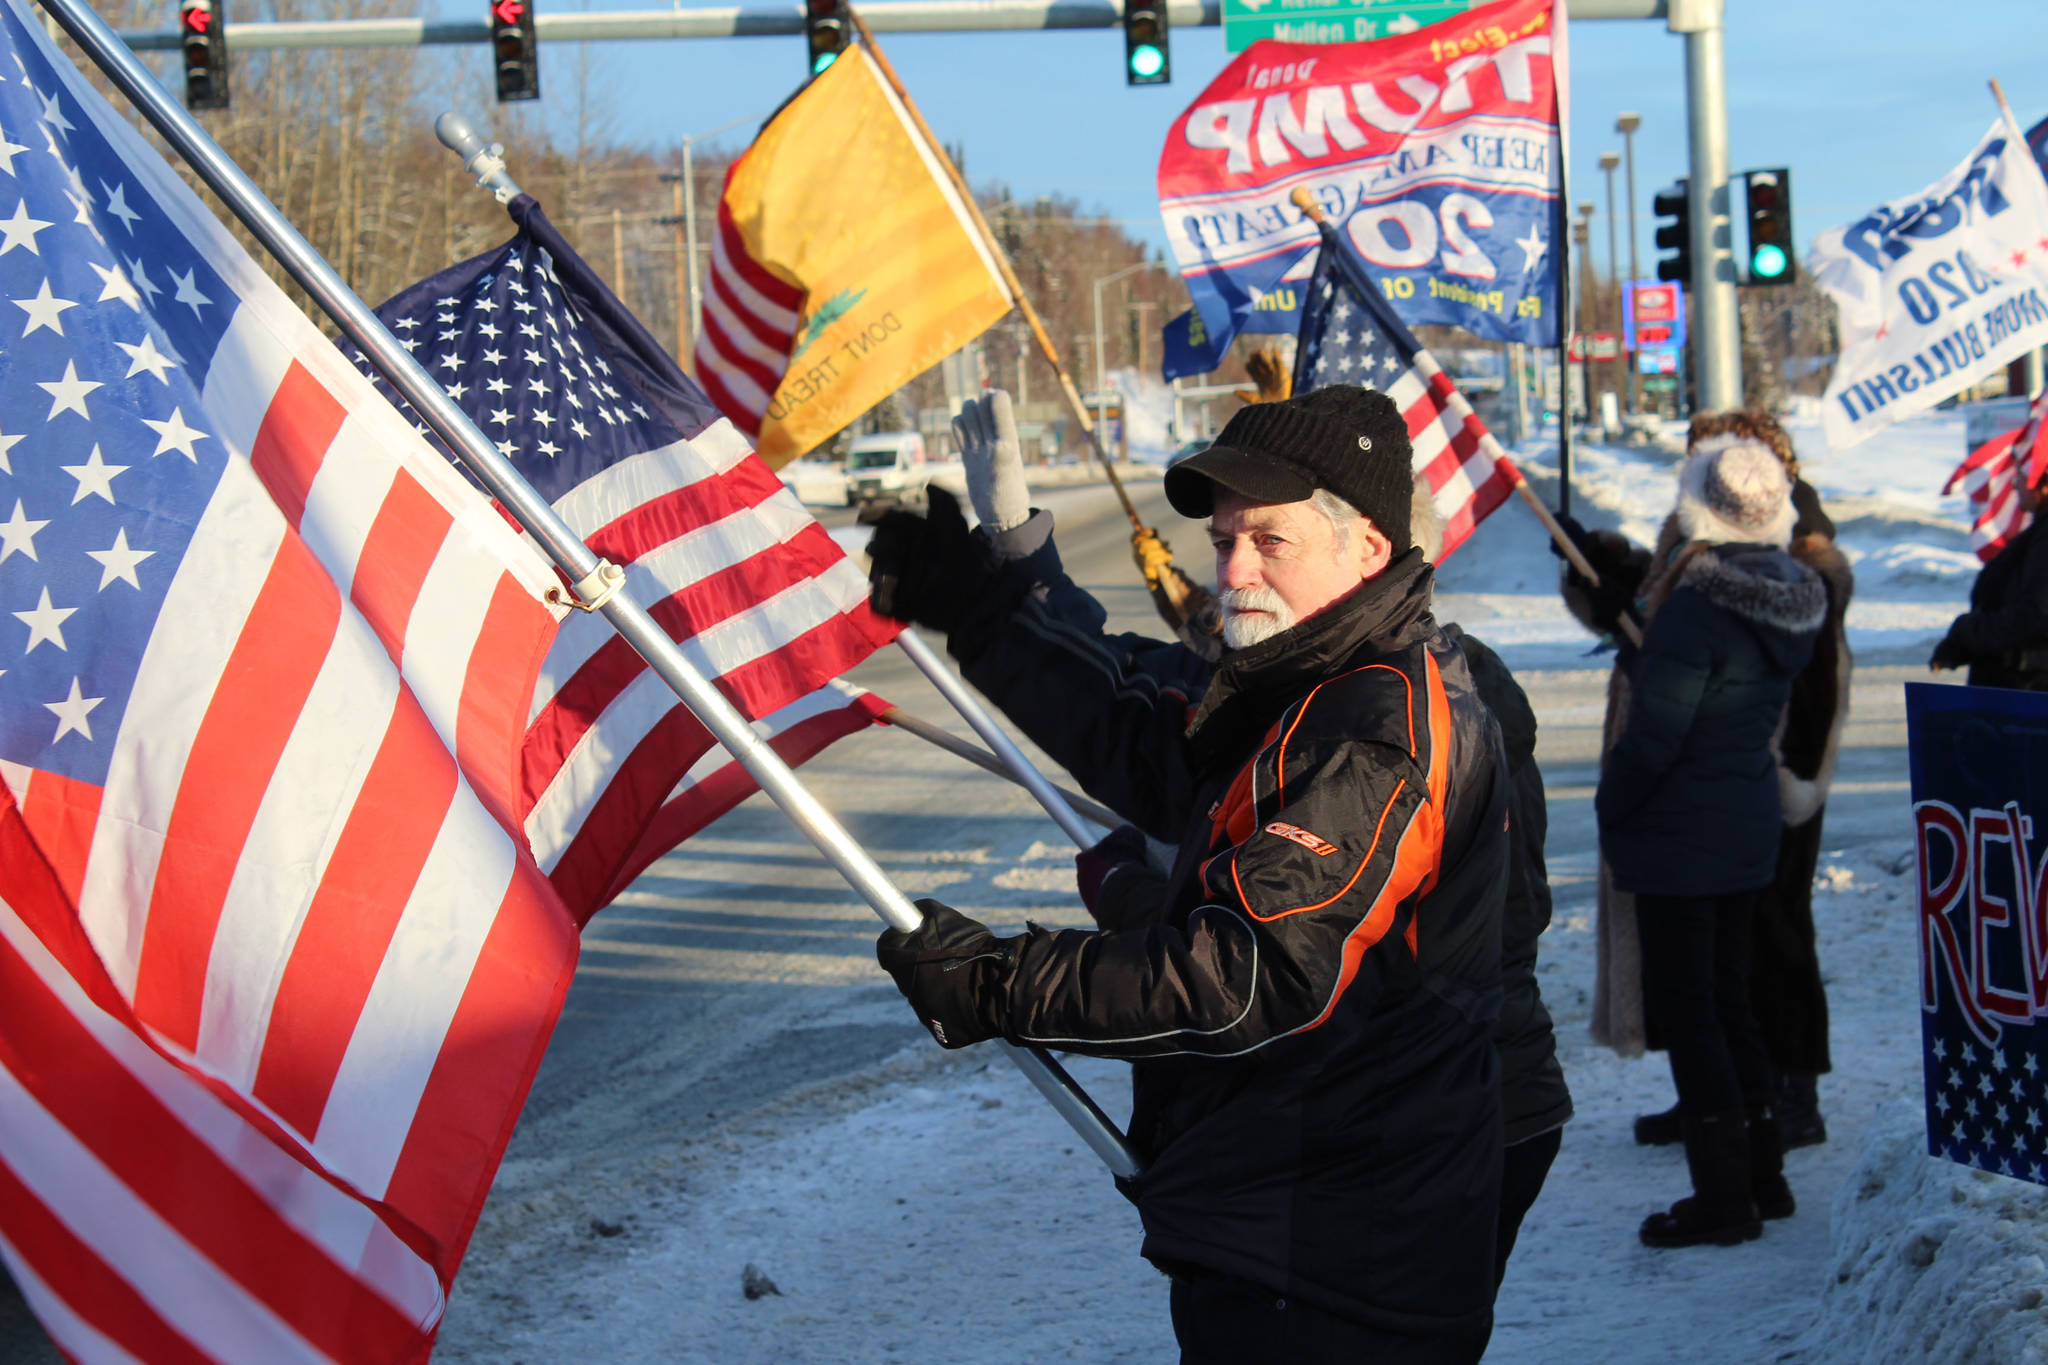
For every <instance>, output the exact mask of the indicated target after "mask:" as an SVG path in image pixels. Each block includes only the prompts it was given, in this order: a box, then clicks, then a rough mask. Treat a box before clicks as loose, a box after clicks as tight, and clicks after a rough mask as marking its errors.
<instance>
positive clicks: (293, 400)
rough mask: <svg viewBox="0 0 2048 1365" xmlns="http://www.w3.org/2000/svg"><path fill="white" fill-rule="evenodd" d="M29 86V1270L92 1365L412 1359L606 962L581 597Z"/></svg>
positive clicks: (23, 985)
mask: <svg viewBox="0 0 2048 1365" xmlns="http://www.w3.org/2000/svg"><path fill="white" fill-rule="evenodd" d="M0 48H4V52H0V518H4V520H0V1259H4V1261H5V1265H6V1269H7V1272H8V1274H9V1275H10V1276H11V1277H12V1278H13V1280H14V1282H15V1283H16V1285H18V1286H19V1287H20V1289H21V1292H22V1294H23V1296H24V1297H25V1298H26V1300H27V1302H28V1303H29V1305H30V1306H31V1307H32V1308H33V1309H34V1311H35V1312H36V1314H37V1315H38V1317H39V1318H40V1320H41V1321H42V1323H43V1324H44V1326H45V1327H46V1328H47V1329H48V1331H49V1332H50V1334H51V1336H52V1337H53V1338H54V1339H55V1340H56V1342H57V1344H58V1345H59V1346H60V1347H61V1348H62V1349H63V1351H64V1352H65V1354H66V1355H67V1356H68V1357H69V1358H70V1359H73V1360H78V1361H93V1362H99V1361H107V1362H112V1361H122V1362H128V1361H136V1360H147V1361H169V1360H181V1361H182V1360H222V1361H264V1362H290V1361H306V1362H312V1361H344V1362H355V1361H396V1360H419V1359H423V1358H424V1357H425V1354H426V1351H427V1349H428V1348H429V1346H430V1345H431V1342H432V1338H433V1334H434V1331H435V1329H436V1327H437V1326H438V1324H439V1321H440V1318H441V1315H442V1311H443V1307H444V1304H445V1300H446V1294H447V1290H448V1286H449V1285H450V1283H451V1282H452V1280H453V1277H454V1274H455V1270H456V1266H457V1265H458V1263H459V1262H460V1260H461V1256H462V1252H463V1248H464V1246H465V1244H466V1243H467V1240H468V1237H469V1234H470V1231H471V1228H472V1227H473V1225H474V1222H475V1219H476V1215H477V1211H478V1209H479V1208H480V1206H481V1204H482V1202H483V1198H484V1195H485V1193H486V1192H487V1190H488V1189H489V1186H490V1181H491V1177H492V1174H493V1172H494V1171H495V1169H496V1167H497V1163H498V1159H499V1157H500V1155H501V1154H502V1151H503V1148H504V1144H505V1140H506V1138H507V1136H508V1134H509V1132H510V1130H511V1127H512V1122H513V1119H514V1117H515V1116H516V1115H517V1114H518V1112H519V1107H520V1104H521V1101H522V1100H523V1098H524V1096H525V1093H526V1090H527V1087H528V1086H529V1084H530V1083H531V1081H532V1078H533V1074H534V1071H535V1068H536V1067H537V1065H538V1061H539V1057H540V1054H541V1052H542V1050H543V1048H544V1047H545V1045H546V1042H547V1038H548V1035H549V1033H550V1031H551V1029H552V1027H553V1024H554V1020H555V1017H556V1015H557V1013H558V1011H559V1009H560V1005H561V1000H562V997H563V994H564V992H565V991H566V990H567V987H568V983H569V979H570V976H571V974H572V972H573V970H574V965H575V960H576V950H577V940H576V932H575V925H574V922H573V920H572V918H571V917H570V915H569V914H568V913H567V911H566V910H565V909H564V907H563V906H562V904H561V903H560V901H559V899H558V898H557V897H556V896H555V894H554V892H553V889H552V888H551V887H550V886H549V884H548V882H547V880H546V878H545V877H544V876H543V875H542V873H541V872H540V870H539V869H538V868H537V867H536V866H535V865H534V863H533V861H532V859H531V857H530V855H528V853H527V852H526V849H525V840H524V838H523V837H522V836H521V834H520V831H519V828H518V824H517V822H516V820H515V819H514V816H513V812H514V808H515V807H516V805H517V802H518V796H519V786H518V773H517V770H516V767H515V764H514V762H513V755H514V753H515V749H516V745H517V743H518V741H519V737H520V734H521V731H522V730H523V728H524V719H525V711H524V708H525V703H526V698H527V695H528V692H529V690H530V686H531V680H532V676H533V673H534V671H535V669H536V667H537V665H538V663H539V660H540V658H541V656H542V654H543V652H544V651H545V650H546V648H547V644H548V641H549V640H550V639H551V638H552V636H553V635H554V632H555V620H554V612H553V610H552V609H551V608H550V607H549V606H548V605H547V603H546V601H545V599H544V594H545V592H546V591H547V589H548V587H549V586H550V584H551V582H552V581H553V574H552V571H551V570H549V569H548V568H547V566H546V564H545V562H544V561H543V560H541V559H540V558H539V556H537V555H536V554H535V553H534V552H533V550H532V548H531V547H530V546H529V545H527V544H526V543H525V542H524V541H523V540H522V539H521V538H520V537H519V536H517V535H516V534H515V533H514V532H513V531H512V529H511V528H510V527H508V526H507V525H506V524H505V522H504V521H503V520H502V518H500V517H499V516H498V515H497V513H496V512H494V511H493V509H492V508H491V507H490V505H489V503H488V502H487V501H486V500H485V499H483V498H481V497H480V496H478V495H477V494H476V492H475V491H474V490H473V489H472V488H470V487H469V486H468V485H467V484H466V483H464V482H463V480H462V479H461V478H460V477H459V476H457V475H456V474H455V472H454V471H453V470H452V468H451V467H450V466H449V465H448V464H447V462H446V461H445V460H444V459H443V458H442V457H441V456H440V455H439V454H438V453H437V452H435V451H434V450H432V449H430V448H429V447H428V446H426V445H425V444H424V443H422V442H420V441H419V440H417V439H416V438H415V437H414V435H413V433H412V432H411V431H410V430H408V428H407V426H406V424H405V423H404V421H403V420H402V419H401V418H399V416H398V415H397V414H396V413H395V412H394V411H393V410H392V409H391V408H390V407H389V406H388V405H387V404H386V403H384V402H383V401H382V400H381V399H379V398H378V397H377V395H376V394H375V393H374V392H373V391H372V389H371V388H370V386H369V385H367V384H366V383H364V382H363V380H362V379H361V377H360V376H359V375H358V374H357V373H356V372H355V371H354V370H353V369H352V368H350V367H349V366H348V364H347V363H346V362H345V361H344V360H343V359H342V358H341V356H340V355H339V354H337V353H336V351H335V350H334V348H333V346H332V345H331V344H330V343H329V342H328V341H327V340H326V339H325V338H324V337H323V336H322V335H321V333H320V332H319V330H318V329H316V328H315V327H314V326H313V325H312V323H311V322H309V321H308V320H307V319H306V318H305V317H304V316H303V315H301V314H299V313H298V312H297V311H296V310H295V309H294V308H293V307H292V306H291V304H290V303H289V302H288V301H287V300H286V299H285V297H284V296H283V294H282V293H281V292H280V291H279V290H277V289H276V288H275V287H274V286H273V285H272V284H271V283H270V282H269V281H268V280H267V279H266V278H265V276H264V275H263V273H262V272H261V271H260V270H259V269H258V267H257V265H256V263H255V262H254V261H252V260H251V259H250V258H249V257H248V256H247V255H246V254H245V253H243V252H242V250H241V249H240V248H239V247H238V246H237V245H236V244H235V242H234V240H233V239H232V238H231V237H230V236H229V235H228V233H227V232H226V231H225V230H223V229H222V228H221V226H220V225H219V224H218V223H216V222H215V221H214V220H213V219H212V218H211V217H210V216H209V215H208V213H207V211H206V210H205V209H204V208H203V207H202V206H201V204H200V203H199V201H198V200H197V198H196V197H195V196H194V195H193V194H192V193H191V192H190V191H189V190H187V189H186V188H185V186H184V185H183V183H182V182H181V181H180V180H179V178H178V177H177V176H176V175H175V174H174V173H173V172H172V170H171V168H170V167H169V166H167V165H166V164H164V162H163V161H162V160H161V159H160V158H159V157H158V156H157V155H156V154H155V153H154V152H152V151H151V150H150V149H149V148H148V147H147V146H146V145H145V144H144V143H143V141H142V139H141V138H140V137H139V136H137V135H136V133H135V132H134V131H133V130H132V129H131V128H130V127H129V126H128V125H127V124H126V123H125V122H124V121H123V120H122V119H121V118H120V117H119V116H118V115H116V114H115V112H114V111H113V110H112V109H110V108H109V107H108V106H107V105H106V104H105V102H104V101H103V100H102V99H101V98H100V97H99V96H98V95H97V94H96V93H94V92H93V90H92V89H91V88H90V87H89V86H88V85H87V84H86V83H85V81H84V80H83V79H82V78H81V77H80V75H79V74H78V72H77V71H76V70H75V69H74V68H73V67H72V65H71V64H70V62H69V61H67V60H65V59H64V58H62V57H61V56H57V55H56V54H55V53H54V52H53V50H52V49H51V48H50V46H49V45H48V43H47V40H46V38H45V36H44V31H43V26H42V23H41V22H40V21H39V20H38V19H37V18H35V17H34V16H33V15H32V14H31V13H30V12H29V11H27V10H26V8H25V7H24V6H23V5H22V4H21V3H20V0H6V3H5V4H4V5H0ZM8 622H12V624H11V625H9V624H7V623H8Z"/></svg>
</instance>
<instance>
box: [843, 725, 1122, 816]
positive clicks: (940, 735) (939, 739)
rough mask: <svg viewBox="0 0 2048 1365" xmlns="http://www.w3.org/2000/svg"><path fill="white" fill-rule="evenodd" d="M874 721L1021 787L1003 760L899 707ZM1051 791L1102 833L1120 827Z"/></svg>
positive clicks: (1097, 807)
mask: <svg viewBox="0 0 2048 1365" xmlns="http://www.w3.org/2000/svg"><path fill="white" fill-rule="evenodd" d="M875 719H877V720H879V721H881V722H882V723H883V724H884V725H893V726H895V727H896V728H897V729H899V730H902V731H903V732H904V733H906V734H912V735H916V736H917V737H918V738H919V739H921V740H923V741H925V743H927V744H930V745H932V746H933V747H934V748H939V749H944V750H945V751H946V752H947V753H949V754H951V755H953V756H954V757H955V758H963V759H966V760H967V761H968V762H969V763H972V764H973V765H974V766H975V767H977V768H980V769H981V770H982V771H983V772H991V773H994V774H995V775H996V776H997V777H1004V778H1008V779H1009V780H1010V781H1012V782H1017V784H1018V785H1019V786H1022V785H1023V783H1022V782H1018V779H1017V775H1016V774H1015V773H1013V772H1011V771H1010V770H1009V769H1008V768H1006V767H1004V766H1003V764H1002V760H1001V759H998V758H997V757H996V756H995V755H994V754H992V753H990V752H989V751H988V750H986V749H983V748H980V747H979V746H977V745H973V744H969V743H968V742H967V741H966V740H964V739H961V738H959V737H958V736H957V735H954V734H952V733H951V732H950V731H947V730H942V729H940V728H939V727H938V726H936V725H934V724H932V723H931V722H930V721H928V720H921V719H919V718H918V717H916V716H913V715H911V714H910V713H909V712H908V711H905V710H904V709H903V708H902V707H900V706H892V707H890V708H889V709H888V710H886V711H884V712H883V713H882V714H881V715H879V716H877V717H875ZM1053 790H1054V791H1056V792H1058V793H1059V794H1060V795H1061V796H1062V797H1064V798H1065V799H1066V802H1067V804H1068V805H1070V806H1072V807H1073V808H1074V809H1075V810H1077V811H1079V812H1081V814H1083V815H1085V816H1087V817H1088V818H1089V819H1090V820H1093V821H1094V822H1095V823H1096V824H1098V825H1101V826H1102V827H1103V828H1104V829H1115V828H1116V827H1117V826H1118V825H1120V824H1122V823H1123V821H1122V820H1121V819H1120V818H1119V817H1118V816H1117V813H1116V812H1115V811H1113V810H1111V809H1110V808H1109V807H1107V806H1104V805H1101V804H1099V803H1097V802H1094V801H1090V800H1089V799H1088V798H1087V797H1085V796H1083V795H1081V794H1080V793H1079V792H1072V791H1068V790H1067V789H1066V788H1065V787H1054V788H1053Z"/></svg>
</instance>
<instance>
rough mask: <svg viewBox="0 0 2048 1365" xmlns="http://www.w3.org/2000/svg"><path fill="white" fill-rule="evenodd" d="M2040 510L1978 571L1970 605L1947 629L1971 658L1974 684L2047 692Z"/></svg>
mask: <svg viewBox="0 0 2048 1365" xmlns="http://www.w3.org/2000/svg"><path fill="white" fill-rule="evenodd" d="M2041 522H2042V518H2041V516H2040V514H2039V513H2036V514H2035V516H2034V519H2033V521H2031V522H2030V523H2028V525H2027V529H2026V530H2024V531H2022V532H2020V533H2019V534H2018V535H2016V536H2014V537H2013V538H2012V540H2011V541H2010V542H2008V543H2007V544H2006V547H2005V548H2004V549H2003V550H2000V551H1999V552H1998V557H1997V558H1995V559H1993V560H1992V561H1991V562H1990V563H1989V564H1986V565H1985V566H1984V567H1983V568H1982V569H1980V570H1978V572H1977V581H1976V583H1975V584H1974V585H1972V586H1971V588H1970V609H1969V610H1968V611H1966V612H1964V613H1963V614H1962V615H1961V616H1958V617H1957V618H1956V620H1955V624H1954V625H1952V626H1950V627H1949V628H1948V638H1949V640H1950V642H1952V643H1953V644H1956V645H1958V646H1960V647H1961V648H1962V651H1963V653H1964V655H1965V656H1966V657H1967V658H1968V659H1969V661H1970V686H1972V687H2015V688H2020V689H2023V690H2025V691H2029V692H2048V533H2044V532H2043V531H2042V529H2041Z"/></svg>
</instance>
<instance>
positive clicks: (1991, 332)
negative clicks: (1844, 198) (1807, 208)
mask: <svg viewBox="0 0 2048 1365" xmlns="http://www.w3.org/2000/svg"><path fill="white" fill-rule="evenodd" d="M1807 268H1808V269H1810V270H1811V271H1812V272H1813V276H1814V280H1815V282H1816V283H1818V284H1819V285H1820V286H1821V287H1822V288H1823V289H1825V290H1827V291H1828V292H1829V293H1830V294H1832V295H1834V297H1835V301H1836V302H1837V303H1838V304H1839V305H1840V309H1841V329H1842V352H1841V357H1840V358H1839V359H1838V360H1837V361H1836V362H1835V374H1834V379H1833V380H1832V381H1831V382H1830V383H1829V385H1828V392H1827V398H1826V400H1825V403H1824V407H1823V411H1824V413H1825V417H1826V425H1827V436H1828V444H1829V445H1830V446H1832V447H1834V448H1835V449H1837V450H1840V449H1842V448H1843V447H1844V446H1849V445H1853V444H1855V443H1856V442H1857V441H1860V440H1862V439H1863V438H1864V437H1866V436H1868V435H1870V433H1872V432H1873V431H1876V430H1877V429H1878V428H1880V427H1886V426H1890V425H1891V424H1892V423H1894V422H1897V421H1900V420H1902V419H1904V418H1907V417H1911V416H1912V415H1913V414H1915V413H1917V412H1924V411H1926V410H1927V409H1928V408H1931V407H1933V406H1934V405H1935V404H1936V403H1938V402H1940V401H1941V400H1942V399H1944V398H1946V397H1948V396H1949V395H1950V394H1953V393H1957V392H1960V391H1961V390H1963V389H1965V388H1967V387H1969V386H1970V385H1971V384H1974V383H1975V382H1977V380H1979V379H1981V378H1983V377H1984V376H1985V375H1987V374H1989V373H1991V372H1992V371H1994V370H1996V369H1998V368H1999V367H2000V366H2002V365H2004V364H2005V363H2006V362H2007V361H2008V360H2011V359H2013V358H2014V357H2016V356H2019V355H2022V354H2024V353H2025V352H2027V351H2029V350H2031V349H2033V348H2034V347H2037V346H2039V345H2041V344H2042V343H2043V342H2044V341H2048V182H2044V181H2043V180H2042V177H2041V170H2040V167H2039V166H2038V165H2037V164H2036V163H2035V161H2034V157H2033V154H2032V153H2031V152H2030V151H2029V150H2028V148H2027V143H2026V138H2025V137H2024V136H2023V135H2022V134H2021V133H2020V131H2019V130H2018V129H2017V128H2016V127H2014V126H2013V125H2012V124H2011V123H2010V122H2009V121H2007V120H2004V119H2001V120H2000V121H1999V122H1997V123H1994V124H1993V125H1992V126H1991V131H1990V132H1988V133H1986V134H1985V135H1984V138H1983V140H1982V141H1980V142H1979V143H1978V144H1977V147H1976V150H1974V151H1972V152H1971V153H1970V155H1969V156H1968V157H1967V158H1966V159H1965V160H1964V161H1963V164H1962V165H1960V166H1958V167H1956V168H1955V170H1953V171H1951V172H1949V174H1948V175H1947V176H1946V177H1944V178H1943V179H1941V180H1940V181H1938V182H1936V183H1935V184H1933V185H1931V186H1929V187H1928V188H1927V189H1925V190H1923V191H1922V192H1920V193H1919V194H1916V195H1910V196H1908V197H1906V198H1904V199H1894V200H1893V201H1892V202H1890V203H1888V204H1881V205H1879V206H1878V207H1877V208H1875V209H1873V210H1871V211H1870V212H1869V213H1867V214H1865V215H1864V216H1863V217H1862V218H1860V219H1858V220H1857V221H1855V222H1853V223H1851V224H1849V225H1848V226H1847V227H1840V228H1833V229H1831V230H1829V231H1827V232H1824V233H1822V234H1821V235H1820V237H1819V238H1817V239H1816V240H1815V242H1814V244H1813V252H1812V254H1811V256H1810V257H1809V258H1808V262H1807Z"/></svg>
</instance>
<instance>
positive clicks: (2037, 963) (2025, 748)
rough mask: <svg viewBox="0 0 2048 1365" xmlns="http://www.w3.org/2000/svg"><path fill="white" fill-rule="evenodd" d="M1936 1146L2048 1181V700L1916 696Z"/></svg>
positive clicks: (1985, 1166) (1924, 1021) (1923, 990)
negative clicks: (2046, 1025) (2045, 1022)
mask: <svg viewBox="0 0 2048 1365" xmlns="http://www.w3.org/2000/svg"><path fill="white" fill-rule="evenodd" d="M1906 728H1907V736H1908V745H1909V749H1910V753H1911V756H1912V786H1913V834H1914V849H1915V854H1916V857H1915V862H1916V864H1917V872H1918V885H1917V887H1916V888H1915V891H1916V901H1917V904H1918V914H1917V915H1916V917H1915V925H1916V933H1917V935H1918V938H1919V941H1920V1009H1921V1015H1920V1024H1921V1042H1922V1062H1923V1067H1924V1071H1925V1078H1926V1094H1927V1150H1928V1152H1929V1153H1930V1154H1932V1155H1934V1156H1940V1157H1946V1158H1948V1159H1949V1160H1951V1161H1957V1162H1961V1163H1963V1164H1965V1165H1969V1166H1975V1167H1977V1168H1979V1169H1981V1170H1987V1171H1996V1172H1998V1173H1999V1174H2001V1175H2010V1176H2016V1177H2018V1178H2020V1179H2022V1180H2031V1181H2033V1182H2034V1183H2035V1184H2048V1029H2044V1026H2043V1024H2042V1019H2043V1016H2048V823H2041V821H2037V818H2036V817H2037V816H2039V817H2042V819H2044V820H2048V694H2044V693H2039V692H2013V691H2007V690H2005V689H2003V688H1992V687H1947V686H1941V685H1939V684H1934V683H1908V684H1907V685H1906Z"/></svg>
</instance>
